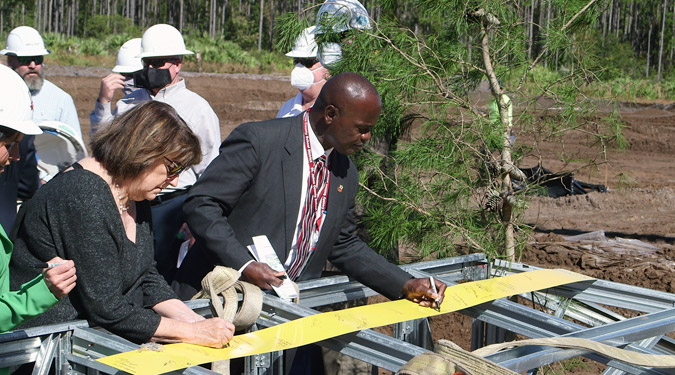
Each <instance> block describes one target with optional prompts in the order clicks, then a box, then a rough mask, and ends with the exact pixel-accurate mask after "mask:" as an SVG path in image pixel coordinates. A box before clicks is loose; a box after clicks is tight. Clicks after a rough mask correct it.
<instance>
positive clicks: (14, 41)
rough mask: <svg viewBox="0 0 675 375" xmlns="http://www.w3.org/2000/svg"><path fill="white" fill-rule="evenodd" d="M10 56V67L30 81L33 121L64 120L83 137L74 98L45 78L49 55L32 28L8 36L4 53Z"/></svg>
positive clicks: (22, 29)
mask: <svg viewBox="0 0 675 375" xmlns="http://www.w3.org/2000/svg"><path fill="white" fill-rule="evenodd" d="M0 54H3V55H6V56H7V65H8V66H9V67H10V68H12V69H14V71H15V72H17V73H18V74H19V75H20V76H21V78H23V80H24V81H25V82H26V85H27V86H28V88H29V89H30V93H31V96H32V98H33V105H34V110H33V120H35V122H36V123H40V122H42V121H45V120H46V121H61V122H64V123H66V124H67V125H68V126H70V127H71V128H72V129H73V130H74V131H75V132H76V133H77V134H78V135H79V137H80V138H82V130H81V129H80V120H79V119H78V117H77V110H76V109H75V103H74V102H73V98H72V97H71V96H70V95H69V94H68V93H67V92H65V91H63V90H61V89H60V88H59V87H58V86H56V85H55V84H53V83H51V82H49V81H48V80H46V79H44V72H43V71H42V67H43V61H44V56H45V55H48V54H49V50H47V49H46V48H45V44H44V42H43V41H42V37H41V36H40V33H38V31H37V30H35V29H34V28H32V27H30V26H19V27H17V28H16V29H14V30H12V31H11V32H10V33H9V36H8V37H7V48H5V49H3V50H2V51H0Z"/></svg>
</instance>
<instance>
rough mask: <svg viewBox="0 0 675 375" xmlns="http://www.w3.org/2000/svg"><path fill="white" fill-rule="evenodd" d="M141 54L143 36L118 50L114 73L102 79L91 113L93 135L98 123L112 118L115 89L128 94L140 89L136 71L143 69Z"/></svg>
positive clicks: (131, 40) (91, 131) (126, 43)
mask: <svg viewBox="0 0 675 375" xmlns="http://www.w3.org/2000/svg"><path fill="white" fill-rule="evenodd" d="M140 54H141V38H134V39H130V40H128V41H126V42H125V43H124V44H122V47H120V50H119V51H118V52H117V61H116V62H115V67H113V68H112V73H110V74H108V75H107V76H105V78H103V79H102V80H101V89H100V90H99V93H98V98H97V99H96V105H95V107H94V110H93V111H91V113H90V114H89V122H90V125H91V127H90V133H91V134H92V135H93V134H94V133H96V131H97V130H98V125H99V124H101V122H103V120H104V119H108V120H109V119H110V118H112V113H111V109H110V107H111V105H110V103H111V102H112V99H113V95H114V94H115V90H121V91H122V95H123V96H126V95H129V94H131V93H132V92H133V91H135V90H138V88H137V87H136V86H134V73H136V72H138V71H141V70H143V62H142V61H141V59H140V58H139V57H137V56H138V55H140Z"/></svg>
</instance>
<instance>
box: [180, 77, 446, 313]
mask: <svg viewBox="0 0 675 375" xmlns="http://www.w3.org/2000/svg"><path fill="white" fill-rule="evenodd" d="M381 108H382V103H381V100H380V97H379V95H378V94H377V90H376V89H375V87H374V86H373V85H372V84H371V83H370V82H369V81H368V80H367V79H366V78H364V77H363V76H361V75H358V74H355V73H343V74H340V75H337V76H335V77H333V78H332V79H330V80H329V81H328V82H327V83H326V85H325V86H324V88H323V89H322V91H321V93H320V94H319V97H318V98H317V101H316V103H315V104H314V107H313V108H312V109H311V110H310V111H308V112H304V113H303V114H301V115H298V116H296V117H291V118H284V119H274V120H268V121H262V122H256V123H246V124H242V125H240V126H239V127H237V128H236V129H235V130H234V131H233V132H232V133H231V134H230V136H229V137H228V138H227V139H226V140H225V141H224V142H223V144H222V145H221V147H220V154H219V155H218V157H217V158H216V159H214V160H213V162H212V163H211V164H210V165H209V166H208V168H207V169H206V171H205V172H204V174H203V175H202V177H201V178H200V179H199V180H198V181H197V183H196V184H195V185H194V186H193V187H192V189H191V190H190V193H189V194H188V197H187V199H186V201H185V205H184V206H183V209H184V211H185V214H186V217H187V222H188V225H189V226H190V230H191V231H192V233H193V235H194V236H195V238H196V240H197V241H196V243H195V245H194V246H193V247H192V248H191V249H190V251H189V252H188V254H187V256H186V258H185V259H184V261H183V264H182V265H181V268H180V269H179V271H178V273H177V275H176V278H175V281H174V283H173V284H172V285H173V286H174V289H175V290H176V291H177V292H178V293H179V296H181V297H182V298H189V297H192V296H193V295H194V294H195V293H196V292H197V291H198V290H199V289H200V288H201V286H200V281H201V279H202V277H203V276H204V275H205V274H206V273H207V272H209V271H210V270H211V269H212V268H213V266H215V265H225V266H228V267H232V268H234V269H240V270H242V278H243V279H244V280H246V281H248V282H251V283H253V284H255V285H258V286H259V287H261V288H263V289H270V288H271V285H275V286H278V285H280V284H281V282H282V279H281V278H280V277H283V275H284V272H275V271H274V270H272V269H271V268H270V267H269V266H267V265H266V264H264V263H259V262H255V261H254V260H253V258H252V256H251V255H250V253H249V252H248V250H247V249H246V246H247V245H250V244H252V237H253V236H258V235H267V237H268V238H269V240H270V243H271V244H272V246H273V247H274V250H275V251H276V253H277V255H278V257H279V259H280V261H281V262H282V263H284V264H285V266H286V269H287V270H288V272H289V276H290V277H291V278H292V279H293V280H294V281H301V280H309V279H315V278H318V277H320V276H321V271H322V268H323V266H324V264H325V263H326V260H327V259H328V260H330V261H331V263H333V264H334V265H335V266H337V267H338V268H339V269H341V270H342V271H343V272H345V273H346V274H347V275H349V276H351V277H353V278H355V279H357V280H359V281H360V282H362V283H363V284H365V285H367V286H369V287H370V288H372V289H374V290H376V291H378V292H379V293H381V294H383V295H385V296H386V297H388V298H390V299H398V298H407V299H410V300H412V301H415V302H418V303H420V305H423V306H432V305H434V299H435V298H437V297H438V298H441V299H442V298H443V293H444V291H445V288H446V286H445V284H443V283H441V282H438V281H437V282H436V283H437V285H436V287H437V289H438V296H437V295H436V294H434V292H433V290H432V289H431V285H430V284H429V280H428V279H415V278H413V277H412V276H411V275H410V274H408V273H407V272H404V271H402V270H401V269H400V268H398V267H397V266H395V265H393V264H391V263H389V262H388V261H387V260H386V259H384V258H383V257H382V256H380V255H379V254H377V253H376V252H375V251H373V250H372V249H370V248H369V247H368V246H367V245H366V244H365V243H364V242H363V241H362V240H361V239H360V238H359V237H358V236H357V235H356V233H355V231H356V223H355V221H354V199H355V196H356V192H357V190H358V174H357V171H356V167H355V166H354V164H353V163H352V162H351V160H350V159H349V158H348V157H347V156H346V155H350V154H353V153H354V152H356V151H358V150H360V149H361V148H362V147H363V143H364V142H366V141H368V140H369V139H370V130H371V129H372V127H373V126H374V125H375V123H376V122H377V119H378V117H379V115H380V111H381ZM326 154H327V155H328V157H327V168H328V169H327V170H328V171H329V177H328V181H327V182H326V183H325V185H321V184H319V185H316V186H319V188H318V189H315V190H319V191H316V192H314V193H312V189H314V188H315V187H316V186H315V183H316V178H315V176H314V175H313V174H312V173H313V172H312V170H313V165H314V164H315V163H318V159H319V158H320V156H322V155H326ZM310 155H311V158H310ZM321 186H327V187H326V188H325V190H321ZM312 194H313V195H312ZM308 196H309V198H308ZM326 200H327V202H326ZM311 202H314V203H315V204H314V205H311V204H310V203H311ZM309 206H312V207H313V208H310V209H309V211H313V214H314V215H313V216H312V219H311V221H310V224H308V225H305V224H303V218H304V216H305V215H306V213H307V212H308V211H307V209H306V208H307V207H309ZM303 226H304V227H306V228H309V230H308V231H307V229H305V231H306V232H307V233H303V229H302V227H303ZM303 236H304V237H305V238H309V239H310V241H309V245H308V247H307V248H308V249H309V250H308V253H309V255H307V256H306V257H304V258H303V256H302V255H301V253H302V246H303V245H302V244H301V243H302V242H303V241H302V240H301V238H302V237H303Z"/></svg>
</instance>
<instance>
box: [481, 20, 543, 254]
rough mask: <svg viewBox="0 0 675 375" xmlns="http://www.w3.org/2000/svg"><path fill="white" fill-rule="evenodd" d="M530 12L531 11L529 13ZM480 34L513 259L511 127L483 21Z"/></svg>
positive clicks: (504, 220) (503, 214)
mask: <svg viewBox="0 0 675 375" xmlns="http://www.w3.org/2000/svg"><path fill="white" fill-rule="evenodd" d="M530 14H531V13H530ZM481 29H482V36H481V51H482V54H483V65H484V66H485V72H486V74H487V76H488V79H489V81H490V87H491V88H492V93H493V95H494V98H495V100H497V103H499V108H500V110H499V112H500V121H501V124H502V125H504V133H503V135H502V136H503V145H504V148H503V149H502V154H501V167H502V171H501V175H502V180H501V188H500V192H499V195H500V196H501V197H502V198H503V205H502V209H501V220H502V225H503V226H504V244H505V246H504V247H505V248H504V250H505V253H504V255H505V256H506V259H507V260H510V261H512V262H513V261H515V259H516V251H515V250H516V241H515V233H514V226H513V203H512V201H511V198H512V187H511V176H510V174H509V171H510V170H511V168H513V162H512V160H511V139H510V136H511V134H510V133H511V129H510V127H509V126H508V123H509V119H508V110H507V109H508V105H507V103H506V95H504V94H502V93H501V90H500V87H499V82H498V81H497V76H496V75H495V72H494V69H493V67H492V61H491V57H490V45H489V40H488V34H489V32H488V28H487V27H486V26H485V22H483V26H482V27H481Z"/></svg>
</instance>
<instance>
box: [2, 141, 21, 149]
mask: <svg viewBox="0 0 675 375" xmlns="http://www.w3.org/2000/svg"><path fill="white" fill-rule="evenodd" d="M19 142H20V141H16V140H15V141H12V142H11V143H9V144H8V143H5V148H6V149H7V152H11V151H12V149H13V148H14V146H16V145H18V144H19Z"/></svg>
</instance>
